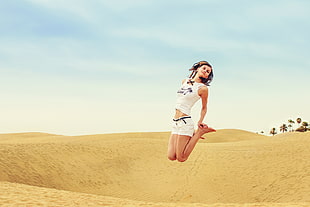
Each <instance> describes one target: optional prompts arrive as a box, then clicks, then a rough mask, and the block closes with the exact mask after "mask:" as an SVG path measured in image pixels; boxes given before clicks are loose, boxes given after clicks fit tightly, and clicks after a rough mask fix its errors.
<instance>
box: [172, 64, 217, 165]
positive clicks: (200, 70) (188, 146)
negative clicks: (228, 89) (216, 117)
mask: <svg viewBox="0 0 310 207" xmlns="http://www.w3.org/2000/svg"><path fill="white" fill-rule="evenodd" d="M189 70H190V71H192V73H191V75H190V76H189V79H185V80H183V81H182V86H181V88H180V89H179V90H178V92H177V101H176V106H175V109H176V111H175V115H174V119H173V127H172V132H171V136H170V138H169V144H168V159H169V160H178V161H179V162H184V161H186V160H187V159H188V157H189V155H190V154H191V152H192V151H193V149H194V147H195V145H196V143H197V142H198V140H199V139H200V138H202V135H204V134H205V133H208V132H214V131H215V129H213V128H210V127H208V125H206V124H204V123H203V120H204V118H205V115H206V113H207V103H208V87H207V86H209V84H210V82H211V81H212V79H213V69H212V66H211V65H210V64H209V63H208V62H207V61H200V62H198V63H195V64H194V65H193V66H192V68H191V69H189ZM199 99H201V102H202V107H201V112H200V119H199V121H198V123H197V126H198V129H197V130H196V132H195V124H194V122H193V120H192V118H191V116H190V113H191V109H192V107H193V105H194V104H195V103H196V102H197V101H198V100H199ZM202 139H203V138H202Z"/></svg>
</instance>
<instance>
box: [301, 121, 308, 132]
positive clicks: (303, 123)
mask: <svg viewBox="0 0 310 207" xmlns="http://www.w3.org/2000/svg"><path fill="white" fill-rule="evenodd" d="M302 126H303V127H304V128H305V131H307V130H308V126H309V124H308V122H306V121H304V122H302Z"/></svg>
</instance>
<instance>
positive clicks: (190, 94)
mask: <svg viewBox="0 0 310 207" xmlns="http://www.w3.org/2000/svg"><path fill="white" fill-rule="evenodd" d="M189 81H190V80H189V79H186V80H185V81H184V83H183V84H182V87H181V89H179V90H178V92H177V101H176V105H175V108H176V109H178V110H180V111H181V112H182V113H184V114H187V115H190V113H191V109H192V107H193V106H194V104H195V103H196V102H197V101H198V100H199V99H200V96H199V95H198V90H199V89H200V88H201V87H202V86H205V84H203V83H197V82H192V83H193V85H192V84H191V83H189Z"/></svg>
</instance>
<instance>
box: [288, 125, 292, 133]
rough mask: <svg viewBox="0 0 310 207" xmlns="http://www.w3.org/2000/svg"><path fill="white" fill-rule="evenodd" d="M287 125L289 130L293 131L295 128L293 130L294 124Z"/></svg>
mask: <svg viewBox="0 0 310 207" xmlns="http://www.w3.org/2000/svg"><path fill="white" fill-rule="evenodd" d="M287 127H288V131H289V132H292V131H293V130H292V128H293V126H292V125H291V124H289V125H287Z"/></svg>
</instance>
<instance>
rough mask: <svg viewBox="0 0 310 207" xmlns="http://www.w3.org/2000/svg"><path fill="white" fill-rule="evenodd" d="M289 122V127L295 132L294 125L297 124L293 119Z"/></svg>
mask: <svg viewBox="0 0 310 207" xmlns="http://www.w3.org/2000/svg"><path fill="white" fill-rule="evenodd" d="M287 122H288V123H289V125H288V127H289V128H290V132H292V131H294V130H293V124H295V122H294V121H293V120H292V119H289V120H288V121H287Z"/></svg>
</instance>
